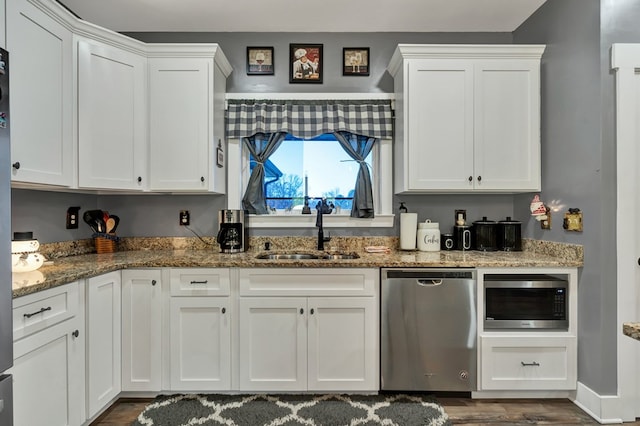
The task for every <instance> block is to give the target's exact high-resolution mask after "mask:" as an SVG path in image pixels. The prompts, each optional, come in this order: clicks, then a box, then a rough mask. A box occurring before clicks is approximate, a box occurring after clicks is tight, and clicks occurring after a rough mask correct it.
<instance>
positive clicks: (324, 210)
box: [316, 198, 334, 250]
mask: <svg viewBox="0 0 640 426" xmlns="http://www.w3.org/2000/svg"><path fill="white" fill-rule="evenodd" d="M333 207H334V205H333V203H330V204H327V199H326V198H321V199H320V201H318V204H316V210H317V211H318V217H317V218H316V226H317V227H318V250H324V243H326V242H329V241H331V237H326V238H325V236H324V229H323V228H322V215H323V214H329V213H331V211H332V210H333Z"/></svg>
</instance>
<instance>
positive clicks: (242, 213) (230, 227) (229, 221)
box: [216, 210, 249, 253]
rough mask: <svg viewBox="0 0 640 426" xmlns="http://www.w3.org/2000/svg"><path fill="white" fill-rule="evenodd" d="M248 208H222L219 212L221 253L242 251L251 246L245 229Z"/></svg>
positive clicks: (218, 238) (218, 239)
mask: <svg viewBox="0 0 640 426" xmlns="http://www.w3.org/2000/svg"><path fill="white" fill-rule="evenodd" d="M246 221H247V212H246V210H220V211H219V212H218V224H219V228H218V236H217V238H216V241H218V245H220V253H240V252H243V251H245V250H246V249H247V248H248V247H249V238H248V235H247V232H246V229H245V224H246V223H247V222H246Z"/></svg>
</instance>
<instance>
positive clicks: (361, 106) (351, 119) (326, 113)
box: [227, 100, 393, 139]
mask: <svg viewBox="0 0 640 426" xmlns="http://www.w3.org/2000/svg"><path fill="white" fill-rule="evenodd" d="M338 131H345V132H350V133H355V134H358V135H363V136H368V137H371V138H378V139H390V138H391V137H392V135H393V114H392V110H391V102H390V101H388V100H383V101H380V100H371V101H346V100H340V101H331V100H327V101H300V100H298V101H284V100H279V101H262V100H259V101H257V100H252V101H247V100H229V103H228V108H227V137H228V138H243V137H248V136H251V135H255V134H256V133H275V132H287V133H290V134H292V135H294V136H296V137H299V138H311V137H314V136H318V135H321V134H323V133H333V132H338Z"/></svg>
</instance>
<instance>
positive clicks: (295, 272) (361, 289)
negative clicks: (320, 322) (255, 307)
mask: <svg viewBox="0 0 640 426" xmlns="http://www.w3.org/2000/svg"><path fill="white" fill-rule="evenodd" d="M378 280H379V271H378V270H377V269H357V268H356V269H322V268H305V269H297V268H290V269H273V268H251V269H241V270H240V296H374V295H375V294H376V293H377V284H378Z"/></svg>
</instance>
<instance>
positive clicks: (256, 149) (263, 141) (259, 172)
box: [242, 132, 287, 214]
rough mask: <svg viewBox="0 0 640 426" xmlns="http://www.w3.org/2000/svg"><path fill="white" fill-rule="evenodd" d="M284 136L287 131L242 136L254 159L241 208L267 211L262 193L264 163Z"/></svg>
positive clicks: (249, 210)
mask: <svg viewBox="0 0 640 426" xmlns="http://www.w3.org/2000/svg"><path fill="white" fill-rule="evenodd" d="M285 136H287V132H275V133H256V134H254V135H252V136H249V137H244V138H242V140H243V142H244V144H245V146H246V147H247V149H248V150H249V152H250V153H251V155H253V158H254V159H255V160H256V165H255V167H254V168H253V171H252V172H251V177H249V183H248V184H247V189H246V191H245V193H244V197H242V208H243V209H245V210H247V211H248V212H249V213H251V214H268V213H269V212H268V210H267V200H266V198H265V197H266V196H265V193H264V163H265V161H267V159H268V158H269V156H270V155H271V154H273V153H274V152H275V151H276V149H278V147H279V146H280V144H281V143H282V141H283V140H284V138H285Z"/></svg>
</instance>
